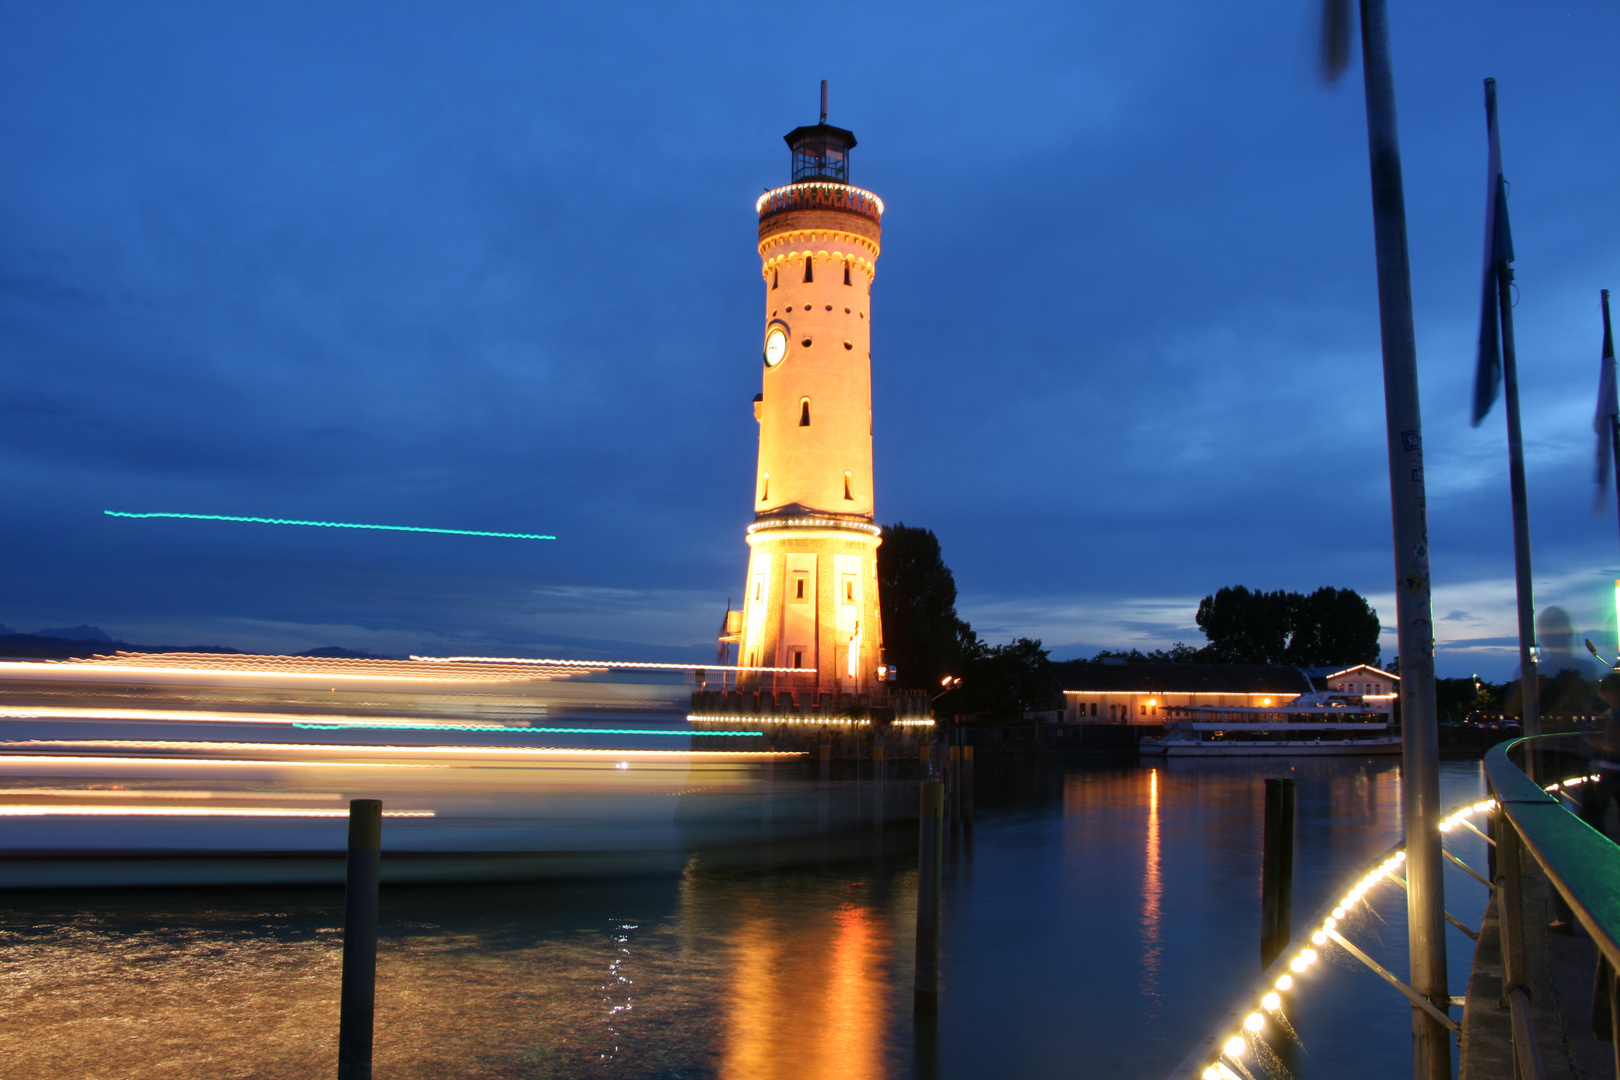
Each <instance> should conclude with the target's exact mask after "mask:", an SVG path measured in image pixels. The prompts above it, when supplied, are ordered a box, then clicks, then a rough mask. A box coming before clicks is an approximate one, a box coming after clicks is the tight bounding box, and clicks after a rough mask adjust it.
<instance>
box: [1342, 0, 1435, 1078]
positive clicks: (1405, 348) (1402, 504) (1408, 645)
mask: <svg viewBox="0 0 1620 1080" xmlns="http://www.w3.org/2000/svg"><path fill="white" fill-rule="evenodd" d="M1361 44H1362V48H1361V58H1362V76H1363V82H1364V84H1365V89H1366V97H1367V149H1368V154H1369V157H1370V159H1371V170H1372V196H1373V233H1374V241H1375V247H1376V252H1377V257H1378V312H1379V321H1380V329H1381V336H1382V339H1383V351H1384V419H1385V424H1386V427H1387V433H1388V439H1389V486H1390V506H1391V511H1392V517H1393V520H1394V541H1395V545H1394V546H1395V582H1396V589H1395V617H1396V629H1397V632H1398V634H1399V640H1400V657H1401V717H1402V720H1401V723H1402V728H1403V738H1402V746H1401V809H1402V812H1403V817H1404V819H1405V824H1406V855H1407V859H1406V867H1407V885H1408V886H1409V888H1408V889H1407V894H1406V897H1407V899H1406V915H1407V926H1408V928H1409V933H1408V941H1409V946H1408V948H1409V961H1410V965H1411V979H1412V989H1413V990H1415V991H1416V992H1417V993H1418V994H1419V995H1420V996H1422V997H1423V998H1425V999H1427V1000H1428V1001H1430V1002H1432V1003H1433V1004H1434V1006H1435V1007H1436V1008H1437V1009H1439V1010H1440V1011H1441V1012H1442V1013H1445V1012H1447V1011H1448V1010H1449V1007H1450V1004H1451V988H1450V986H1449V985H1448V983H1447V980H1446V950H1445V923H1444V921H1443V912H1444V910H1445V900H1444V894H1443V885H1442V877H1441V860H1440V817H1441V809H1440V770H1439V756H1440V755H1439V728H1438V727H1437V725H1436V717H1435V702H1434V622H1433V619H1432V616H1431V613H1430V589H1429V526H1428V512H1427V507H1426V496H1425V488H1424V482H1423V425H1422V419H1421V414H1420V410H1419V407H1418V379H1417V341H1416V334H1415V332H1414V330H1413V325H1412V275H1411V266H1410V262H1409V259H1408V254H1407V245H1406V198H1405V194H1404V192H1403V190H1402V185H1401V152H1400V140H1399V136H1398V133H1397V131H1396V125H1395V78H1394V72H1393V69H1392V67H1391V62H1390V55H1389V15H1388V11H1387V10H1386V8H1385V0H1361ZM1412 1071H1413V1076H1414V1077H1416V1080H1450V1077H1451V1035H1450V1033H1449V1032H1448V1031H1447V1030H1446V1029H1445V1027H1444V1026H1442V1025H1441V1024H1440V1022H1439V1021H1437V1020H1435V1019H1434V1018H1433V1017H1431V1016H1429V1015H1428V1013H1426V1012H1425V1011H1423V1010H1422V1009H1419V1008H1417V1007H1415V1006H1414V1007H1413V1009H1412Z"/></svg>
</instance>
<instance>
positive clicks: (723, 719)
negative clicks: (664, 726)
mask: <svg viewBox="0 0 1620 1080" xmlns="http://www.w3.org/2000/svg"><path fill="white" fill-rule="evenodd" d="M686 719H687V720H689V721H691V722H692V723H694V724H821V725H837V726H841V727H868V726H870V725H871V723H872V721H870V720H855V719H850V718H849V717H844V716H828V717H819V716H810V717H800V716H759V715H756V714H753V713H750V714H749V715H747V716H740V715H739V716H726V715H724V714H721V715H717V716H702V715H698V714H696V713H694V714H693V715H691V716H688V717H687V718H686ZM893 723H894V725H895V726H896V727H933V726H934V721H933V720H930V719H927V718H926V717H925V718H920V719H907V720H895V721H893ZM704 734H706V735H734V734H742V733H741V732H731V731H706V732H704ZM752 734H755V735H759V734H763V732H753V733H752Z"/></svg>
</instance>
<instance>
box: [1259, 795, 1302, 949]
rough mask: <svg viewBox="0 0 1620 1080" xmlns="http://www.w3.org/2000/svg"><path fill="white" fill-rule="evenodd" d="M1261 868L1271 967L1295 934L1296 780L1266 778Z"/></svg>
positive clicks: (1264, 938)
mask: <svg viewBox="0 0 1620 1080" xmlns="http://www.w3.org/2000/svg"><path fill="white" fill-rule="evenodd" d="M1263 844H1264V848H1263V854H1262V857H1261V868H1260V966H1261V967H1262V968H1265V967H1270V966H1271V962H1272V961H1273V960H1275V959H1276V958H1277V956H1278V954H1279V953H1281V952H1282V951H1283V949H1285V948H1287V947H1288V942H1289V941H1290V940H1291V939H1292V938H1293V936H1294V781H1293V780H1291V779H1288V778H1287V777H1284V778H1282V779H1268V780H1266V825H1265V836H1264V840H1263Z"/></svg>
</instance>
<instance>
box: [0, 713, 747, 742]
mask: <svg viewBox="0 0 1620 1080" xmlns="http://www.w3.org/2000/svg"><path fill="white" fill-rule="evenodd" d="M0 719H8V720H51V719H63V720H172V721H183V722H186V723H207V724H289V725H291V726H292V727H295V728H299V729H302V730H307V731H339V730H343V729H348V728H352V729H355V730H367V731H369V730H376V731H492V732H502V733H506V734H512V735H663V736H685V735H691V734H692V733H691V732H690V731H686V730H683V729H679V728H592V727H526V726H523V725H514V724H458V723H455V722H454V721H450V722H446V723H442V724H440V723H423V722H421V721H411V720H380V719H379V720H357V719H355V718H354V717H353V716H352V715H348V714H343V713H313V714H311V713H262V712H229V713H219V712H194V711H191V710H189V709H75V708H71V707H67V706H56V705H40V706H29V705H0ZM726 734H728V735H736V736H741V737H744V738H749V737H756V736H760V735H763V734H764V733H763V732H759V731H730V732H726Z"/></svg>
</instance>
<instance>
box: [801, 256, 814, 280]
mask: <svg viewBox="0 0 1620 1080" xmlns="http://www.w3.org/2000/svg"><path fill="white" fill-rule="evenodd" d="M814 262H815V260H814V259H812V258H810V256H808V255H806V256H805V258H804V280H806V281H814V280H816V275H815V271H814V270H812V269H811V268H810V267H811V265H812V264H813V263H814Z"/></svg>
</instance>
